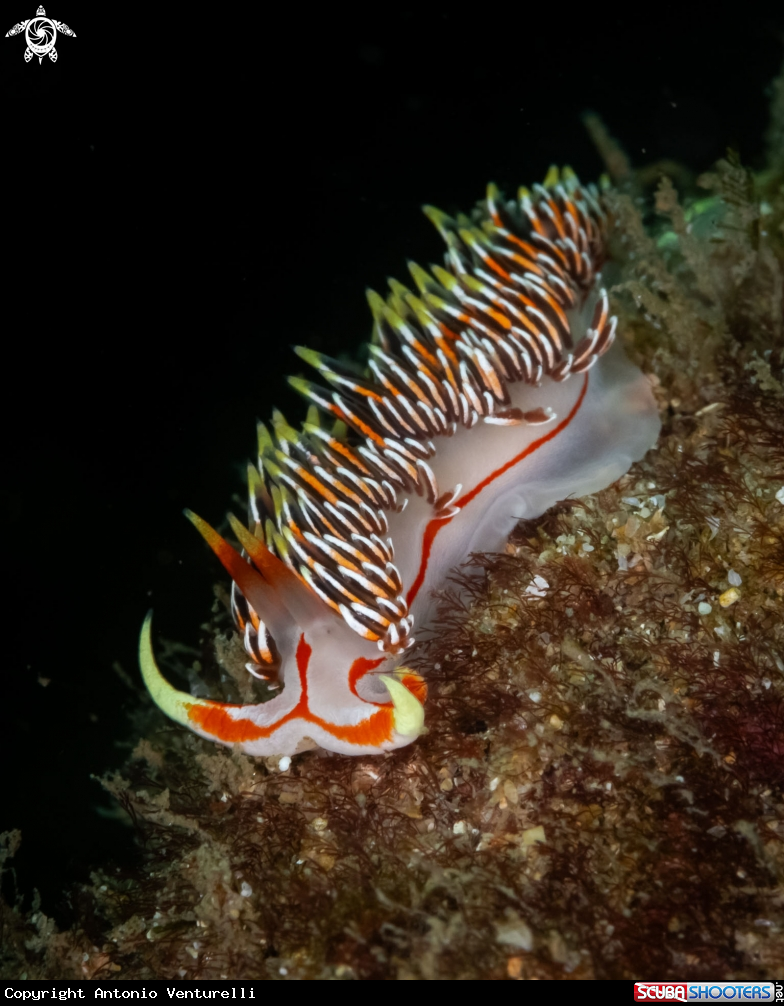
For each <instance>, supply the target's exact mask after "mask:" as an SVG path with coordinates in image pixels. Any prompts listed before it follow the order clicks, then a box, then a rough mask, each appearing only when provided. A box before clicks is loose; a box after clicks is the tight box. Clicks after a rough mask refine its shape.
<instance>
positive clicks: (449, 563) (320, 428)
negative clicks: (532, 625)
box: [140, 169, 659, 755]
mask: <svg viewBox="0 0 784 1006" xmlns="http://www.w3.org/2000/svg"><path fill="white" fill-rule="evenodd" d="M425 212H426V213H427V215H428V217H429V218H430V219H431V220H432V221H433V223H434V224H435V226H436V227H437V228H438V230H439V231H440V233H441V235H442V237H443V239H444V241H445V242H446V249H447V250H446V256H445V263H444V267H443V268H442V267H438V266H434V267H432V268H431V269H430V271H426V270H425V269H422V268H420V267H419V266H417V265H415V264H412V265H411V266H410V272H411V277H412V280H413V284H412V287H413V288H408V287H405V286H403V285H402V284H400V283H397V282H394V281H393V282H392V283H391V290H390V292H389V294H388V295H387V297H386V300H384V299H382V298H381V297H380V296H378V295H377V294H375V293H371V294H370V295H369V301H370V308H371V311H372V313H373V322H374V324H373V335H372V339H371V343H370V347H369V359H368V363H367V366H366V368H364V370H361V369H359V368H357V369H352V368H350V367H348V366H346V365H344V364H341V363H338V362H336V361H334V360H330V359H327V358H326V357H324V356H321V355H319V354H318V353H314V352H312V351H310V350H307V349H301V348H300V349H297V352H298V354H299V355H300V356H301V357H302V359H304V360H305V361H307V363H308V364H311V365H312V366H313V367H314V368H315V369H316V371H317V372H318V375H319V378H320V379H321V383H315V384H312V383H310V382H308V381H304V380H300V379H292V384H293V385H294V386H295V387H296V388H297V389H298V390H299V391H301V392H302V394H303V395H304V396H305V397H306V398H307V399H308V400H309V402H310V403H311V408H310V410H309V413H308V420H307V422H305V423H304V425H303V427H302V429H299V430H297V429H293V428H292V427H291V426H289V425H288V424H287V423H286V421H285V420H284V418H283V417H282V416H281V415H280V414H278V413H276V414H274V415H273V419H272V423H271V425H270V426H269V427H267V426H264V425H262V426H261V427H260V429H259V457H258V464H257V466H251V467H250V477H249V489H250V504H249V521H248V524H249V527H246V526H245V525H243V524H241V523H240V522H239V521H238V520H236V519H235V518H233V517H232V518H230V519H231V524H232V528H233V531H234V533H235V535H236V537H237V539H238V541H239V544H240V546H241V552H240V551H236V550H235V549H234V548H233V547H232V546H231V545H229V544H228V543H227V542H226V541H225V540H224V539H223V538H222V537H221V536H220V535H219V534H218V533H217V532H216V531H215V530H214V529H213V528H211V527H210V526H209V525H208V524H207V523H205V522H204V521H203V520H201V518H199V517H197V516H196V515H195V514H191V513H189V514H188V516H189V517H190V519H191V520H192V521H193V523H194V524H195V525H196V527H197V528H198V530H199V531H200V532H201V533H202V534H203V535H204V537H205V538H206V540H207V542H208V543H209V545H210V546H211V547H212V549H213V550H214V552H215V553H216V555H217V556H218V558H219V559H220V561H221V562H222V563H223V565H224V567H225V568H226V570H227V571H228V573H229V575H230V576H231V578H232V581H233V584H232V607H233V614H234V619H235V621H236V624H237V627H238V629H239V631H240V633H241V634H242V636H243V638H244V642H245V647H246V650H247V653H248V664H247V666H248V670H249V671H250V673H252V674H255V675H257V676H259V677H263V678H266V679H267V680H268V681H269V682H270V683H272V684H273V686H274V687H276V688H277V691H275V694H274V696H273V697H272V698H271V699H269V700H268V701H266V702H262V703H259V704H256V705H234V704H229V703H222V702H213V701H208V700H206V699H203V698H195V697H192V696H191V695H188V694H185V693H183V692H179V691H177V690H176V689H174V688H173V687H172V686H171V685H170V684H168V682H167V681H166V680H165V679H164V678H163V676H162V675H161V673H160V671H159V670H158V667H157V665H156V663H155V658H154V656H153V652H152V646H151V635H150V617H149V616H148V618H147V620H146V621H145V624H144V628H143V630H142V637H141V646H140V657H141V668H142V674H143V676H144V680H145V682H146V684H147V687H148V688H149V690H150V693H151V694H152V696H153V698H154V699H155V701H156V702H157V704H158V705H159V706H160V708H161V709H162V710H163V711H164V712H165V713H167V714H168V715H169V716H170V717H172V719H174V720H176V721H177V722H178V723H182V724H184V725H185V726H188V727H190V728H191V730H193V731H195V732H196V733H197V734H199V735H201V736H202V737H207V738H209V739H211V740H216V741H219V742H221V743H224V744H229V745H238V746H239V747H240V748H241V750H243V751H245V752H247V753H248V754H251V755H276V754H281V755H285V754H294V753H295V752H297V751H301V750H304V749H306V748H309V747H313V746H316V745H318V746H321V747H323V748H326V749H328V750H330V751H336V752H341V753H343V754H372V753H376V752H382V751H389V750H391V749H392V748H397V747H400V746H402V745H404V744H409V743H410V742H411V741H413V740H414V739H415V738H416V737H417V736H418V735H419V734H420V733H421V731H422V728H423V723H424V703H425V699H426V694H427V689H426V682H425V679H424V678H423V677H422V676H421V675H420V674H417V673H415V672H414V671H412V670H410V669H408V668H407V667H406V666H404V664H405V659H406V653H407V652H408V651H409V648H410V647H411V646H412V645H413V643H414V640H415V638H416V635H417V632H419V631H420V630H422V629H425V628H427V627H428V623H429V622H430V621H431V618H432V615H433V611H432V607H433V601H432V597H431V594H432V591H433V590H434V589H435V588H437V587H439V586H441V585H442V584H443V582H444V579H445V577H446V575H447V574H448V573H449V571H450V569H452V568H453V567H454V566H456V565H457V564H458V563H460V562H461V561H462V560H464V559H465V558H466V557H467V556H468V555H469V553H471V552H478V551H487V550H497V549H498V548H500V547H501V546H502V545H503V543H504V541H505V539H506V538H507V536H508V535H509V533H510V531H511V530H512V528H513V527H514V525H515V523H516V522H517V521H518V520H520V519H521V518H531V517H536V516H538V515H540V514H541V513H542V512H543V511H545V510H546V509H547V508H548V507H550V506H551V505H552V504H553V503H555V502H556V501H557V500H559V499H563V498H564V497H566V496H570V495H576V496H580V495H583V494H585V493H590V492H595V491H596V490H599V489H602V488H604V487H605V486H607V485H609V484H610V483H611V482H613V481H614V480H615V479H617V478H618V477H619V476H620V475H622V474H623V473H624V472H625V471H627V469H628V468H629V466H630V464H631V463H632V462H633V461H636V460H639V459H640V458H641V457H642V456H643V455H644V454H645V452H646V451H647V450H648V449H649V448H650V447H651V446H652V445H653V444H654V442H655V441H656V438H657V436H658V433H659V418H658V412H657V409H656V405H655V402H654V399H653V395H652V393H651V388H650V385H649V382H648V381H647V380H646V378H645V377H644V376H643V374H642V373H641V372H640V370H639V369H638V368H637V367H635V366H633V365H632V364H631V363H630V362H629V361H628V360H627V358H626V356H625V354H624V352H623V350H622V349H621V348H620V346H615V347H614V348H611V347H612V346H613V339H614V336H615V326H616V319H615V318H614V317H611V316H610V314H609V310H608V301H607V294H606V292H605V290H604V289H603V288H602V282H601V273H600V270H601V268H602V264H603V261H604V257H605V240H604V232H605V225H606V221H605V214H604V211H603V209H602V205H601V200H600V197H599V194H598V192H597V190H596V188H595V187H594V186H589V187H584V186H582V185H580V183H579V182H578V180H577V178H576V177H575V175H574V173H573V172H571V171H570V170H568V169H566V170H564V171H560V172H559V171H558V170H557V169H551V170H550V172H549V173H548V176H547V178H546V179H545V182H544V185H536V186H534V187H533V190H531V191H529V190H528V189H521V190H520V192H519V194H518V198H517V199H516V200H505V199H502V197H501V196H500V194H499V192H498V190H497V189H496V188H495V186H492V185H491V186H490V187H489V188H488V190H487V197H486V199H485V201H484V202H483V203H482V204H481V206H480V207H479V208H478V209H477V210H476V211H475V212H474V214H473V215H472V217H470V218H468V217H464V216H458V217H457V218H456V219H452V218H450V217H448V216H446V215H445V214H444V213H441V212H439V211H438V210H435V209H433V208H430V207H428V208H426V210H425ZM431 627H432V626H431Z"/></svg>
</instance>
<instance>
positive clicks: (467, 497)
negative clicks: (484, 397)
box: [406, 373, 589, 610]
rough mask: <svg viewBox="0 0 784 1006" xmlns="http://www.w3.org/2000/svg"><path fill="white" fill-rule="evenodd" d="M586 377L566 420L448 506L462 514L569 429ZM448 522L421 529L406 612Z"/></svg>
mask: <svg viewBox="0 0 784 1006" xmlns="http://www.w3.org/2000/svg"><path fill="white" fill-rule="evenodd" d="M588 377H589V375H588V374H587V373H586V375H585V378H584V380H583V386H582V390H581V391H580V394H579V395H578V396H577V401H576V402H575V403H574V405H573V406H572V409H571V412H570V413H569V415H568V416H566V418H565V419H562V420H561V422H560V423H559V424H558V425H557V426H556V427H555V428H554V429H552V430H550V432H549V433H546V434H545V435H544V436H543V437H539V439H538V440H534V441H533V443H530V444H529V445H528V446H527V447H526V448H525V450H524V451H521V452H520V453H519V454H517V455H515V457H513V458H512V459H511V460H510V461H507V462H506V464H504V465H501V467H500V468H496V469H495V471H493V472H491V473H490V474H489V475H488V476H487V478H485V479H482V481H481V482H479V483H478V484H477V485H475V486H474V488H473V489H471V490H470V491H469V492H467V493H464V494H463V495H462V496H461V497H460V499H458V500H456V501H455V502H454V503H453V504H452V506H454V507H457V509H458V510H462V509H463V507H465V506H468V504H469V503H470V502H471V501H472V500H473V499H475V498H476V497H477V496H478V495H479V493H481V492H482V490H483V489H486V488H487V487H488V486H489V485H490V484H491V483H493V482H494V481H495V480H496V479H498V478H500V477H501V476H502V475H504V474H505V473H506V472H508V471H509V469H510V468H513V467H514V466H515V465H517V464H519V463H520V462H521V461H524V460H525V458H527V457H528V456H529V455H531V454H533V453H534V452H535V451H538V450H539V448H540V447H543V446H544V445H545V444H547V443H549V442H550V441H551V440H553V439H554V438H555V437H557V436H558V434H559V433H562V432H563V431H564V430H565V429H566V427H567V426H569V425H570V423H571V422H572V420H573V419H574V417H575V416H576V415H577V413H578V412H579V410H580V407H581V405H582V404H583V400H584V398H585V394H586V392H587V390H588ZM455 516H457V514H455ZM452 520H454V517H450V518H449V520H443V519H442V520H437V519H435V520H431V521H429V522H428V524H427V526H426V527H425V532H424V534H423V535H422V558H421V559H420V562H419V572H418V573H417V576H416V579H415V580H414V582H413V583H412V585H411V589H410V590H409V591H408V593H407V594H406V604H407V605H408V607H409V610H410V608H411V605H412V604H413V602H414V598H415V597H416V596H417V594H418V593H419V591H420V589H421V587H422V584H423V583H424V582H425V576H426V575H427V566H428V562H429V561H430V553H431V552H432V550H433V542H434V541H435V538H436V535H437V534H438V532H439V531H440V530H441V528H442V527H446V525H447V524H449V523H450V521H452Z"/></svg>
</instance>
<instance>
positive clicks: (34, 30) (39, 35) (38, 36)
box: [5, 7, 76, 63]
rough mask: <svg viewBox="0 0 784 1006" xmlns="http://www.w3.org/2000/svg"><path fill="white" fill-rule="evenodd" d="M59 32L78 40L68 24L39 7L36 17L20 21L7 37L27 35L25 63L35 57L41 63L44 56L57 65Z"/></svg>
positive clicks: (7, 33) (8, 32) (6, 34)
mask: <svg viewBox="0 0 784 1006" xmlns="http://www.w3.org/2000/svg"><path fill="white" fill-rule="evenodd" d="M58 31H61V32H62V33H63V35H70V36H71V37H72V38H76V32H75V31H71V29H70V28H69V27H68V25H67V24H65V23H64V22H62V21H55V19H54V18H51V17H47V16H46V11H45V10H44V9H43V7H39V8H38V10H37V11H36V12H35V17H31V18H30V20H29V21H20V22H19V24H15V25H14V26H13V28H12V29H11V30H10V31H7V32H6V33H5V37H6V38H10V37H11V35H18V34H19V33H20V32H24V33H25V39H26V40H27V48H26V49H25V51H24V58H25V63H29V62H30V60H31V59H32V58H33V56H37V57H38V62H39V63H40V62H41V61H42V60H43V58H44V56H48V57H49V59H51V61H52V62H53V63H56V62H57V50H56V49H55V47H54V43H55V41H56V40H57V32H58Z"/></svg>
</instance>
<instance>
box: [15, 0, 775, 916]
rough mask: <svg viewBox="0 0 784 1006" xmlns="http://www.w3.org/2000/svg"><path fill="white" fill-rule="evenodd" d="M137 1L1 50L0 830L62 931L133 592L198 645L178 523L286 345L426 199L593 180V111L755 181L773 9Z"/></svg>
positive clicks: (412, 239) (327, 329) (121, 746)
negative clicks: (8, 832)
mask: <svg viewBox="0 0 784 1006" xmlns="http://www.w3.org/2000/svg"><path fill="white" fill-rule="evenodd" d="M25 4H27V0H24V3H23V2H22V0H20V2H19V8H18V13H17V14H15V13H14V12H12V10H11V7H10V6H9V7H8V8H7V9H8V11H9V13H8V15H7V20H8V21H9V23H8V25H7V26H6V28H10V27H11V20H12V19H13V18H14V17H15V16H16V17H17V18H18V19H20V20H21V19H22V18H25V17H31V16H32V13H33V6H34V5H33V4H32V3H29V4H28V7H29V9H27V8H26V7H25ZM15 10H16V8H14V11H15ZM155 10H156V11H160V12H161V13H159V14H156V15H155V16H153V15H152V14H147V13H143V14H141V15H139V14H138V13H136V8H133V7H127V6H126V7H125V8H122V9H120V8H118V7H115V6H111V7H108V6H105V5H99V4H79V3H76V2H70V0H58V3H57V9H55V8H54V7H53V8H52V10H51V12H50V13H51V15H52V16H57V17H58V18H61V19H62V20H64V21H66V22H67V23H68V24H69V25H70V26H71V27H72V28H73V29H74V31H76V33H77V37H76V38H75V39H74V38H62V37H61V38H60V39H58V52H59V59H58V61H57V63H56V64H53V63H51V62H50V61H49V60H48V59H47V58H45V59H44V61H43V63H42V64H41V65H39V64H38V61H37V59H34V60H33V61H32V62H31V63H30V64H26V63H25V62H24V60H23V58H22V53H23V51H24V48H25V43H24V40H23V39H22V38H19V37H16V38H13V39H3V49H2V53H3V72H4V84H5V93H6V102H5V110H6V111H5V116H4V139H5V144H4V146H5V153H4V165H5V168H6V170H5V172H4V174H5V181H4V197H5V198H4V211H3V225H4V239H5V240H4V244H5V256H4V265H3V281H4V282H3V305H4V317H3V326H2V342H1V343H0V345H2V367H1V369H0V375H1V376H2V396H1V400H2V409H3V415H2V424H3V425H2V431H3V439H2V464H1V465H0V515H1V516H2V528H3V535H4V546H3V553H2V554H3V564H2V569H3V574H4V581H5V590H4V591H3V594H4V602H3V620H2V625H3V649H2V674H3V679H2V693H1V694H2V698H1V699H0V703H1V706H0V708H2V732H1V733H0V743H2V752H1V757H2V762H1V763H0V764H2V800H0V831H1V830H4V829H8V828H20V829H21V830H22V835H23V844H22V848H21V851H20V853H19V855H18V857H17V858H16V860H15V863H16V870H17V882H18V889H19V890H20V891H21V892H23V893H24V894H25V896H26V897H27V898H28V899H29V897H30V896H31V894H32V889H33V888H34V887H36V888H38V889H39V890H40V892H41V895H42V898H43V907H44V910H45V911H47V912H48V913H49V914H54V915H55V916H56V917H58V918H59V919H60V920H61V921H66V920H67V919H68V917H69V908H68V903H67V898H66V897H65V894H64V891H65V889H66V888H67V887H68V886H69V885H71V884H73V882H75V881H81V880H86V879H87V877H88V873H89V870H90V868H92V867H94V866H95V865H96V864H104V865H105V864H108V863H110V862H115V863H116V864H118V865H120V867H121V868H122V867H124V866H125V865H128V864H130V863H132V861H133V856H134V850H133V842H132V837H131V834H130V831H129V830H128V829H126V828H124V827H123V826H122V825H121V824H120V823H118V822H117V821H116V820H115V819H113V818H112V817H111V816H110V815H109V816H107V813H106V812H107V811H110V810H111V803H110V801H109V800H108V799H107V798H106V797H105V796H104V795H103V793H102V791H101V789H100V787H99V785H98V784H97V783H96V782H94V781H92V780H91V778H90V775H91V773H96V774H101V773H103V772H104V771H106V770H107V769H110V768H112V767H116V766H119V765H121V764H122V762H123V761H124V760H125V758H126V757H127V755H128V752H129V750H130V746H132V744H133V743H134V741H135V738H136V736H137V735H136V733H135V728H134V725H133V723H132V721H131V719H130V716H131V715H132V714H133V712H134V710H138V708H139V705H140V702H139V698H138V695H137V694H136V693H135V692H134V691H133V690H132V689H131V688H129V687H128V686H127V685H126V684H124V683H123V680H122V677H121V675H118V673H116V672H115V670H113V665H115V664H119V665H120V667H121V668H122V669H123V670H124V671H125V672H126V673H127V674H128V675H130V676H131V677H132V678H133V680H134V681H135V682H138V677H137V675H138V672H137V670H136V663H135V647H136V640H137V635H138V631H139V627H140V625H141V621H142V618H143V616H144V612H145V611H146V610H147V608H148V607H149V606H150V605H151V604H152V605H154V607H155V612H156V632H158V633H160V634H162V635H165V636H168V637H171V638H178V639H181V640H182V641H184V642H186V643H189V644H191V645H197V643H198V639H199V625H200V624H201V622H203V621H204V619H205V618H206V617H207V615H208V612H209V608H210V605H211V601H212V595H211V584H212V582H213V580H214V579H215V578H217V576H218V570H217V564H216V563H215V562H214V561H213V560H212V559H211V557H210V556H209V555H208V554H207V550H206V548H205V547H204V546H203V544H202V543H201V542H200V540H199V539H198V537H197V535H196V534H195V532H194V531H193V530H192V529H191V527H190V526H189V525H188V524H187V522H186V521H185V520H184V519H183V518H182V517H181V510H182V507H183V506H186V505H187V506H190V507H193V508H194V509H195V510H197V511H198V512H199V513H201V514H203V515H204V516H205V517H206V518H207V519H210V520H213V521H217V520H219V519H220V518H221V516H222V515H223V513H224V512H225V510H226V508H227V507H229V506H230V505H232V499H231V498H232V495H233V494H236V493H241V492H242V490H243V474H242V470H243V467H244V463H245V460H246V458H247V457H248V456H250V455H251V453H252V452H253V447H254V421H255V418H256V416H260V417H267V416H268V414H269V412H270V410H271V408H272V406H273V405H277V406H278V407H280V408H282V409H283V410H284V411H285V412H286V414H287V415H290V417H291V418H292V419H299V418H301V416H302V413H303V411H304V410H303V409H302V407H301V405H300V403H299V401H298V400H297V398H296V396H295V394H294V393H293V392H292V391H290V390H289V389H288V388H287V387H286V385H285V384H284V380H283V377H284V375H285V374H286V373H287V372H296V371H297V370H298V369H299V362H298V361H297V360H296V358H295V357H294V356H293V354H292V353H291V351H290V347H291V346H292V345H295V344H297V343H306V344H308V345H310V346H313V347H316V348H319V349H321V350H323V351H326V352H328V353H333V354H334V353H338V352H341V351H344V350H347V349H350V348H352V347H354V346H356V345H357V344H358V343H359V342H361V341H362V340H363V339H364V338H366V337H367V334H368V332H369V312H368V310H367V308H366V305H365V301H364V293H363V291H364V289H365V287H366V286H368V285H370V286H373V287H376V288H383V286H384V284H385V278H386V276H388V275H395V276H397V277H399V278H401V279H405V277H406V270H405V260H406V258H407V257H414V258H416V259H418V260H420V261H422V262H423V263H427V262H428V261H433V260H436V261H437V260H439V259H440V256H441V248H440V243H439V240H438V237H437V235H436V234H435V232H434V231H433V230H432V228H431V226H430V225H429V224H428V222H427V221H426V220H425V219H424V217H422V216H421V214H420V213H419V209H418V207H419V205H420V204H421V203H423V202H432V203H435V204H437V205H439V206H441V207H443V208H444V209H447V210H456V209H458V208H463V209H469V208H470V207H471V205H472V204H473V202H474V201H475V200H477V199H479V198H481V196H482V194H483V190H484V185H485V183H486V182H487V181H488V180H491V179H492V180H494V181H496V182H498V183H499V184H500V185H501V186H502V187H505V188H506V189H507V191H510V192H511V191H514V189H515V188H516V186H517V185H518V184H521V183H525V184H530V182H532V181H536V180H541V179H542V178H543V176H544V174H545V172H546V170H547V168H548V166H549V165H550V164H551V163H561V164H562V163H570V164H571V165H572V166H573V167H574V168H575V169H576V170H577V171H578V173H579V174H580V175H581V176H582V177H584V178H586V179H591V178H593V177H595V176H596V175H598V173H599V172H600V171H601V170H602V164H601V161H600V159H599V157H598V155H597V153H596V152H595V150H594V148H593V145H592V143H591V141H590V139H589V137H588V135H587V133H586V131H585V129H584V127H583V126H582V123H581V115H582V113H584V112H585V111H586V110H589V109H592V110H594V111H596V112H598V113H599V114H600V115H601V116H602V117H603V119H604V121H605V123H606V125H607V126H608V128H609V129H610V131H611V132H612V133H613V134H614V135H615V136H617V137H618V138H619V139H620V140H621V141H622V142H623V144H624V145H625V147H626V150H627V151H628V153H629V155H630V157H631V158H632V160H633V162H634V163H635V164H643V163H650V162H653V161H656V160H657V159H659V158H670V159H674V160H676V161H679V162H682V163H683V164H685V165H686V166H687V167H689V168H691V169H693V170H695V171H699V170H704V169H707V168H708V167H709V166H710V165H711V163H712V162H713V161H714V160H715V159H716V158H717V157H720V156H722V155H723V154H724V152H725V150H726V148H727V146H728V145H731V146H733V147H734V148H736V149H737V150H739V151H740V154H741V156H742V158H743V159H744V161H745V162H746V163H748V164H749V165H751V166H752V167H757V168H759V167H761V166H762V165H763V163H764V142H763V140H764V131H765V126H766V122H767V106H768V99H767V97H766V86H767V85H768V83H769V82H770V80H771V79H772V78H773V77H774V76H775V75H776V73H777V72H778V68H779V66H780V64H781V60H782V55H783V54H784V44H783V42H782V40H783V39H784V19H782V17H781V16H779V17H778V20H770V21H764V20H762V19H760V18H751V19H745V18H740V17H739V16H736V18H735V20H730V19H726V20H724V21H722V22H718V21H716V20H715V19H712V20H711V21H710V22H709V23H705V24H700V23H699V22H698V21H697V20H693V21H691V22H689V21H684V20H682V19H681V17H680V15H677V16H676V15H673V19H672V21H667V20H666V17H667V15H665V14H661V13H658V12H654V10H653V9H652V8H645V9H644V10H643V9H639V10H634V11H632V10H631V9H629V8H627V9H626V10H625V13H626V15H627V17H624V16H621V15H618V14H616V15H610V16H608V17H607V18H602V17H600V15H599V13H596V12H595V11H594V12H592V13H589V12H588V11H587V10H586V11H585V12H584V13H583V16H582V18H580V19H578V18H577V16H576V15H574V16H573V17H572V19H571V20H567V19H566V18H565V17H563V16H562V15H561V14H560V13H557V12H556V13H553V14H551V15H550V16H544V15H542V16H532V15H530V14H526V13H525V10H524V8H523V7H522V6H519V5H515V7H514V8H511V7H510V8H508V9H506V10H505V9H504V8H503V7H494V8H488V9H487V10H486V11H482V10H480V9H476V10H475V11H474V16H473V18H471V19H468V18H466V17H465V16H462V15H458V14H452V13H450V12H449V11H448V9H446V8H445V9H444V10H445V13H443V14H438V13H432V14H422V13H420V12H419V11H416V10H414V9H409V8H405V7H402V8H396V7H383V8H373V9H370V8H367V9H366V11H365V12H364V13H363V16H362V18H361V19H357V18H355V17H348V16H344V15H342V14H335V13H334V12H332V11H330V10H324V11H322V12H321V13H320V14H318V15H314V14H313V13H312V12H310V11H308V12H306V11H305V10H303V9H300V8H299V7H297V6H288V7H285V8H283V9H278V10H275V11H273V12H272V13H270V12H269V11H265V10H263V9H262V8H260V7H259V6H258V5H251V4H242V3H239V4H233V5H221V6H220V7H216V8H215V10H214V11H212V12H210V11H208V10H206V9H205V8H203V7H200V8H198V10H197V11H196V12H195V14H194V16H193V17H191V16H190V12H189V11H188V9H187V6H180V7H177V8H176V9H172V8H169V7H167V8H165V9H164V8H162V7H160V8H158V7H156V8H155ZM738 10H741V9H740V8H739V9H738ZM632 15H634V21H633V23H632V21H631V16H632ZM642 18H647V20H648V21H649V24H648V25H647V26H644V25H643V23H642ZM9 167H10V170H9ZM235 509H238V508H237V506H236V505H235ZM6 893H7V894H11V895H13V890H12V889H11V888H9V890H7V891H6Z"/></svg>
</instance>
